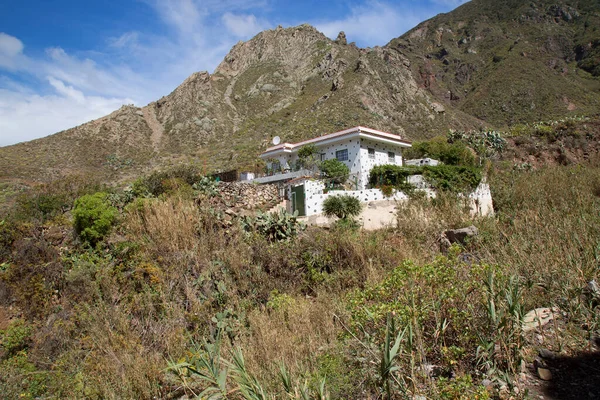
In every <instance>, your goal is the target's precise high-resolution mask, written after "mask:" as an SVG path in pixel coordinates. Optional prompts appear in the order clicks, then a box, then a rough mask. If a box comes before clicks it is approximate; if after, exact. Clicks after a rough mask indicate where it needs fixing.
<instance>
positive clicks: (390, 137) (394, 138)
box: [261, 126, 411, 156]
mask: <svg viewBox="0 0 600 400" xmlns="http://www.w3.org/2000/svg"><path fill="white" fill-rule="evenodd" d="M357 133H358V134H361V133H364V134H367V135H368V136H374V137H375V138H380V139H384V140H386V141H391V142H397V143H398V144H400V145H404V147H410V146H411V142H410V141H408V140H404V139H402V138H401V137H400V136H399V135H395V134H393V133H389V132H383V131H378V130H376V129H371V128H366V127H364V126H355V127H353V128H349V129H344V130H343V131H339V132H334V133H329V134H327V135H323V136H319V137H316V138H313V139H308V140H303V141H302V142H298V143H282V144H278V145H277V146H272V147H269V148H268V149H267V150H265V151H264V152H263V153H262V154H261V156H263V155H266V154H267V153H278V152H281V151H283V152H288V153H291V152H292V151H293V150H294V149H296V148H299V147H302V146H304V145H307V144H311V143H314V144H318V143H319V142H324V141H330V140H332V139H338V138H341V137H344V136H349V135H353V134H357ZM367 135H365V136H367Z"/></svg>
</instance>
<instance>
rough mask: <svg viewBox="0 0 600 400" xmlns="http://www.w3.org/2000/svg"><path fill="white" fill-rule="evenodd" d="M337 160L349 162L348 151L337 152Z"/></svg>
mask: <svg viewBox="0 0 600 400" xmlns="http://www.w3.org/2000/svg"><path fill="white" fill-rule="evenodd" d="M335 158H337V159H338V160H339V161H348V149H344V150H338V151H336V152H335Z"/></svg>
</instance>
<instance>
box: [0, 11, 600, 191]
mask: <svg viewBox="0 0 600 400" xmlns="http://www.w3.org/2000/svg"><path fill="white" fill-rule="evenodd" d="M555 3H556V4H555ZM565 4H566V3H564V2H556V1H554V2H552V1H537V2H530V3H527V5H523V4H521V2H516V1H512V2H511V1H505V2H500V3H498V2H494V1H489V0H479V1H477V0H474V1H472V2H469V3H467V4H466V5H463V6H462V7H459V8H458V9H456V10H455V11H453V12H450V13H448V14H444V15H439V16H437V17H435V18H433V19H431V20H429V21H426V22H424V23H422V24H420V25H419V26H418V27H416V28H414V29H413V30H411V31H410V32H408V33H407V34H405V35H403V36H402V37H400V38H397V39H394V40H392V41H391V42H390V43H389V44H388V45H386V46H383V47H375V48H372V49H370V48H369V49H361V48H358V47H356V46H355V45H354V44H352V43H347V42H346V39H345V36H344V35H342V34H340V36H339V37H338V39H337V40H335V41H334V40H330V39H328V38H327V37H325V36H324V35H323V34H322V33H320V32H318V31H317V30H315V29H314V28H313V27H311V26H309V25H302V26H298V27H293V28H287V29H283V28H277V29H274V30H269V31H264V32H261V33H259V34H258V35H257V36H255V37H254V38H253V39H251V40H249V41H247V42H240V43H238V44H237V45H235V46H234V47H233V48H232V49H231V51H230V53H229V54H228V55H227V56H226V57H225V59H224V60H223V62H222V63H221V64H220V65H219V66H218V67H217V68H216V70H215V71H214V73H213V74H209V73H207V72H198V73H194V74H192V75H191V76H190V77H189V78H188V79H186V80H185V81H184V82H183V83H182V84H181V85H180V86H179V87H178V88H176V89H175V90H174V91H173V92H172V93H171V94H169V95H168V96H165V97H163V98H161V99H159V100H158V101H156V102H153V103H150V104H149V105H147V106H145V107H143V108H136V107H133V106H124V107H122V108H121V109H120V110H118V111H115V112H114V113H112V114H110V115H108V116H106V117H103V118H101V119H99V120H96V121H92V122H89V123H86V124H83V125H81V126H78V127H75V128H72V129H69V130H67V131H64V132H60V133H58V134H55V135H52V136H49V137H47V138H43V139H38V140H35V141H32V142H27V143H22V144H18V145H14V146H9V147H5V148H0V178H22V179H29V180H47V179H50V178H54V177H57V176H60V175H66V174H69V173H72V172H78V173H86V172H87V173H93V174H94V175H96V176H100V177H102V178H103V179H106V180H115V179H116V180H123V179H128V178H130V177H132V176H135V175H137V174H139V173H140V172H144V171H147V170H150V169H152V168H155V167H160V166H166V165H170V164H176V163H179V162H193V163H197V164H199V165H201V166H204V167H205V168H206V170H208V171H212V170H215V169H229V168H233V167H240V168H245V169H251V170H252V169H260V165H256V155H257V154H258V153H259V152H261V151H262V150H263V149H264V148H265V147H266V146H267V144H268V143H269V141H270V139H271V138H272V137H273V136H275V135H279V136H281V137H282V138H284V139H285V140H289V141H295V140H300V139H305V138H308V137H312V136H315V135H320V134H323V133H329V132H333V131H336V130H340V129H343V128H345V127H348V126H355V125H359V124H360V125H366V126H370V127H373V128H378V129H382V130H387V131H392V132H395V133H398V134H401V135H403V136H405V137H407V138H409V139H419V138H426V137H432V136H435V135H438V134H440V133H444V132H445V131H446V130H447V129H448V128H454V129H461V128H475V127H478V126H482V125H488V126H496V127H502V126H505V125H507V124H509V123H514V122H523V121H535V120H540V119H547V118H550V117H556V116H562V115H567V114H588V113H590V112H595V110H597V109H598V108H599V105H600V80H599V78H598V77H597V76H594V74H595V75H598V54H597V52H598V46H597V45H598V38H600V32H599V31H598V30H597V29H598V26H600V20H599V16H598V15H599V14H598V13H599V11H600V7H598V4H597V2H593V1H584V0H581V1H575V2H573V1H572V2H569V5H568V6H567V5H565Z"/></svg>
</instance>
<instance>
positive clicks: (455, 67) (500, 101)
mask: <svg viewBox="0 0 600 400" xmlns="http://www.w3.org/2000/svg"><path fill="white" fill-rule="evenodd" d="M386 47H387V48H390V49H395V50H397V51H399V52H400V53H401V54H403V55H405V56H406V57H407V58H408V59H410V60H411V62H412V66H413V73H414V74H415V77H416V79H417V80H418V81H419V84H420V85H421V86H423V87H426V88H427V89H428V90H429V92H430V93H431V94H432V95H433V96H435V97H436V98H437V99H438V100H439V101H440V102H443V103H444V104H446V105H449V106H451V107H453V108H456V109H458V110H461V111H463V112H465V113H467V114H469V115H472V116H474V117H476V118H479V119H482V120H484V121H486V122H487V123H488V124H491V125H496V126H504V125H507V124H514V123H519V122H526V121H536V120H543V119H547V118H552V117H556V116H561V115H565V114H568V113H575V114H577V113H580V114H587V113H594V112H597V110H598V109H600V96H599V94H600V79H598V77H600V2H598V1H597V0H579V1H547V0H546V1H542V0H536V1H526V2H524V1H520V0H504V1H494V0H479V1H476V0H473V1H471V2H469V3H466V4H465V5H463V6H461V7H459V8H457V9H456V10H454V11H453V12H451V13H448V14H444V15H439V16H437V17H434V18H432V19H430V20H428V21H425V22H423V23H421V24H420V25H418V26H417V27H415V28H414V29H412V30H411V31H409V32H407V33H406V34H405V35H403V36H401V37H399V38H397V39H394V40H392V41H391V42H390V43H389V44H388V45H387V46H386Z"/></svg>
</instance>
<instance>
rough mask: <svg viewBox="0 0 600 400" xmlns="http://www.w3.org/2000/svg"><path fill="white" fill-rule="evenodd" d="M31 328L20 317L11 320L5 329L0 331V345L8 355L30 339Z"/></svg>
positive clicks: (24, 346) (21, 348)
mask: <svg viewBox="0 0 600 400" xmlns="http://www.w3.org/2000/svg"><path fill="white" fill-rule="evenodd" d="M31 330H32V329H31V326H30V325H28V324H27V323H26V322H25V321H24V320H22V319H16V320H14V321H12V322H11V323H10V325H9V326H8V327H7V328H6V330H4V331H0V346H2V348H3V349H4V351H6V353H7V355H9V356H10V355H12V354H15V353H16V352H18V351H20V350H23V349H24V348H26V347H27V342H28V341H29V340H30V335H31Z"/></svg>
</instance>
